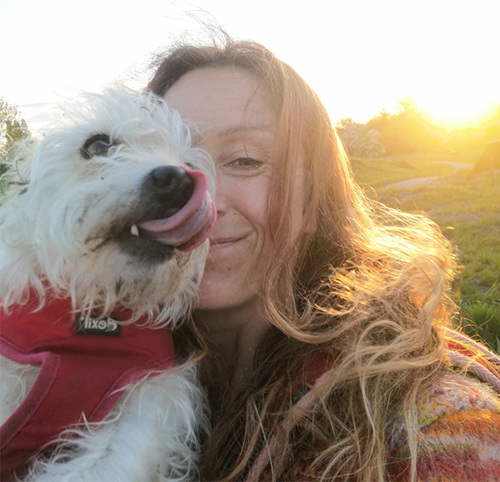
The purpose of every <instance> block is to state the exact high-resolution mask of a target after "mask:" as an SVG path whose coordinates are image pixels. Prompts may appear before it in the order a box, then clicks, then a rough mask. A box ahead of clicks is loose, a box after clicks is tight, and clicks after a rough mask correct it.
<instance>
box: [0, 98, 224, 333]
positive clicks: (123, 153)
mask: <svg viewBox="0 0 500 482" xmlns="http://www.w3.org/2000/svg"><path fill="white" fill-rule="evenodd" d="M65 114H66V117H67V118H68V122H67V123H66V124H67V125H65V126H64V127H61V128H59V129H57V130H54V131H52V132H50V133H49V134H47V135H46V136H45V138H44V139H43V140H42V141H41V142H40V143H39V144H38V145H33V143H32V142H30V143H28V144H29V145H28V146H27V145H26V144H25V145H24V146H23V145H19V146H17V148H16V149H15V150H14V153H15V155H14V157H13V170H12V173H14V175H15V177H16V179H11V181H12V182H11V189H10V190H9V193H8V195H7V199H6V200H5V202H4V205H3V206H2V207H1V208H0V223H1V224H0V226H1V238H2V240H1V246H0V270H1V272H2V279H1V281H0V296H1V297H2V298H3V300H4V304H5V305H6V306H8V305H9V304H12V303H19V302H22V300H23V299H25V297H26V293H27V290H28V289H33V288H34V289H36V290H38V291H39V292H40V291H41V290H42V287H43V288H44V289H46V288H47V286H50V288H51V289H52V290H53V291H54V292H55V293H56V295H57V296H71V297H72V299H73V302H74V305H75V308H78V309H83V310H92V309H99V310H100V311H101V313H103V314H105V313H110V312H111V311H112V310H113V309H114V308H116V307H117V306H120V307H122V308H127V309H131V310H132V311H133V313H134V315H133V318H137V317H139V316H142V315H145V314H147V315H149V317H150V318H151V319H155V320H156V321H157V322H160V323H161V322H165V321H171V320H175V319H177V318H178V317H180V316H181V315H183V314H184V313H185V312H186V310H187V309H189V306H190V302H191V300H192V298H193V296H194V294H195V292H196V288H197V285H198V283H199V280H200V278H201V275H202V272H203V268H204V260H205V256H206V252H207V241H206V240H207V237H208V232H209V231H210V229H211V227H212V226H213V224H214V221H215V208H214V205H213V202H212V197H211V196H213V192H214V179H215V174H214V168H213V163H212V161H211V159H210V157H209V155H208V154H207V153H206V152H204V151H202V150H200V149H197V148H194V147H192V145H191V138H190V131H189V128H188V127H187V126H186V124H185V123H183V122H182V121H181V119H180V117H179V115H178V113H176V112H175V111H172V110H170V109H169V108H168V107H167V106H166V105H165V103H164V101H163V100H162V99H159V98H158V97H156V96H154V95H152V94H134V93H132V92H130V91H125V90H110V91H107V92H105V93H104V94H99V95H97V94H96V95H90V96H88V97H86V98H85V99H84V100H83V101H81V102H79V103H78V104H77V105H76V107H74V108H72V109H71V110H68V111H66V113H65Z"/></svg>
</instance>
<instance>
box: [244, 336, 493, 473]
mask: <svg viewBox="0 0 500 482" xmlns="http://www.w3.org/2000/svg"><path fill="white" fill-rule="evenodd" d="M448 335H449V337H450V339H451V341H450V340H449V341H448V347H447V350H446V351H447V356H448V358H449V361H450V363H451V366H452V367H454V368H443V370H442V371H441V372H440V374H439V375H438V376H436V377H435V378H434V380H433V382H432V384H431V385H430V386H429V387H428V388H427V389H426V390H424V391H423V392H422V393H421V394H420V397H419V400H418V406H419V420H418V424H419V427H418V429H419V430H418V435H417V466H416V473H417V480H418V481H429V482H430V481H468V482H486V481H491V482H500V377H499V375H498V373H499V372H500V358H499V357H498V356H496V355H495V354H493V353H491V352H489V351H488V350H486V349H484V347H482V346H480V345H478V344H476V343H475V342H474V341H473V340H471V339H469V338H467V337H465V336H464V335H461V334H459V333H457V332H454V331H452V330H449V333H448ZM453 339H455V340H456V343H455V342H454V341H453ZM472 346H473V347H474V348H479V349H480V350H481V351H483V352H484V353H485V354H486V355H487V356H488V358H489V360H490V362H491V367H492V370H490V369H488V368H486V367H485V366H484V365H482V364H480V363H478V362H477V361H476V360H475V359H474V357H472V356H471V351H469V350H468V347H472ZM321 378H322V377H320V378H319V379H318V380H317V381H316V385H319V384H320V383H321ZM308 398H309V399H308ZM313 398H314V395H313V393H312V392H308V393H307V394H306V395H304V396H303V397H302V399H301V400H300V401H299V402H297V404H296V407H297V408H300V406H301V405H302V407H303V408H306V407H307V406H308V404H309V403H311V401H312V399H313ZM286 423H287V422H285V425H286ZM289 425H290V427H289V428H291V427H292V426H293V421H292V420H291V421H290V423H289ZM289 428H287V430H288V429H289ZM264 445H265V447H264V448H263V449H262V450H261V451H260V454H258V455H256V457H255V458H253V463H252V464H251V466H250V467H249V470H248V472H247V476H246V479H245V480H246V482H249V481H256V480H266V476H265V475H264V474H266V472H267V470H268V469H269V458H271V459H272V454H273V453H274V452H275V451H277V450H279V440H277V438H273V437H272V438H271V439H270V440H269V441H268V442H267V443H266V444H264ZM387 455H388V467H387V474H388V480H390V481H394V482H400V481H408V480H410V466H411V461H410V450H409V445H408V442H407V433H406V429H405V423H404V420H403V417H402V416H397V415H396V416H395V417H394V421H393V423H392V424H391V427H390V429H389V430H388V433H387ZM309 463H310V461H308V460H307V459H300V458H299V459H297V460H296V464H295V468H294V470H292V474H289V475H290V477H287V480H293V481H296V482H299V481H300V482H303V481H306V480H316V479H311V478H308V477H304V469H306V468H307V466H308V465H309ZM306 471H308V470H307V469H306ZM353 480H355V479H353ZM363 482H364V481H363Z"/></svg>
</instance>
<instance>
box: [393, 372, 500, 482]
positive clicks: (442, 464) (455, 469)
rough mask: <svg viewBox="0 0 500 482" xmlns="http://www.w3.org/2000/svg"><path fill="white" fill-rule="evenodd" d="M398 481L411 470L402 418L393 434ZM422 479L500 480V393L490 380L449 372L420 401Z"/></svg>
mask: <svg viewBox="0 0 500 482" xmlns="http://www.w3.org/2000/svg"><path fill="white" fill-rule="evenodd" d="M388 444H389V446H388V449H389V450H388V452H389V453H388V455H389V463H390V469H389V473H390V474H391V475H390V478H391V480H393V481H406V480H408V479H409V474H410V459H409V455H410V453H409V447H408V445H407V443H406V432H405V429H404V423H403V421H402V419H399V420H396V422H395V425H394V427H393V430H392V431H391V433H390V435H389V437H388ZM417 480H422V481H431V480H432V481H434V480H466V481H497V482H498V481H500V397H499V396H498V393H496V392H494V391H493V390H492V389H491V388H490V387H488V386H487V385H486V384H484V383H482V382H480V381H478V380H474V379H473V378H471V377H469V376H465V375H463V374H460V373H454V372H451V371H449V372H443V373H442V374H441V375H440V376H439V377H438V378H437V379H436V380H435V383H434V384H433V385H432V387H430V388H429V389H428V390H427V391H426V392H425V393H423V394H422V396H421V399H420V412H419V433H418V437H417Z"/></svg>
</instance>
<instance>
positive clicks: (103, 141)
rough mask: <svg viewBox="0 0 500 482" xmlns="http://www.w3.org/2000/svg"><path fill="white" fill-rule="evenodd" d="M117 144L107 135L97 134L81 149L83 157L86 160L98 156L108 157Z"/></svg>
mask: <svg viewBox="0 0 500 482" xmlns="http://www.w3.org/2000/svg"><path fill="white" fill-rule="evenodd" d="M115 147H116V144H115V143H114V142H113V141H112V140H111V138H110V137H109V136H108V135H107V134H97V135H95V136H92V137H90V138H89V139H87V140H86V141H85V143H84V144H83V146H82V148H81V149H80V153H81V155H82V156H83V157H84V158H85V159H90V158H92V157H98V156H108V155H110V154H111V153H112V151H113V150H114V149H113V148H115Z"/></svg>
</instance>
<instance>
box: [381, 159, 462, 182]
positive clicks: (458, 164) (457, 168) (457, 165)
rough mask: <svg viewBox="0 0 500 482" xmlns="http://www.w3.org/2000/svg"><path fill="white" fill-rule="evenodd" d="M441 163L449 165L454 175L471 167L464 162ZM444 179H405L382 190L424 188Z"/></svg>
mask: <svg viewBox="0 0 500 482" xmlns="http://www.w3.org/2000/svg"><path fill="white" fill-rule="evenodd" d="M441 163H442V164H448V165H450V166H451V167H452V168H453V170H452V171H451V174H454V173H455V172H457V171H461V170H462V169H467V168H468V167H471V166H470V164H466V163H464V162H451V161H441ZM442 177H443V176H427V177H414V178H411V179H404V180H403V181H398V182H393V183H391V184H386V185H385V186H382V189H386V188H388V187H398V188H403V189H405V188H410V187H416V186H422V185H425V184H435V183H437V182H439V180H440V179H441V178H442Z"/></svg>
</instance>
